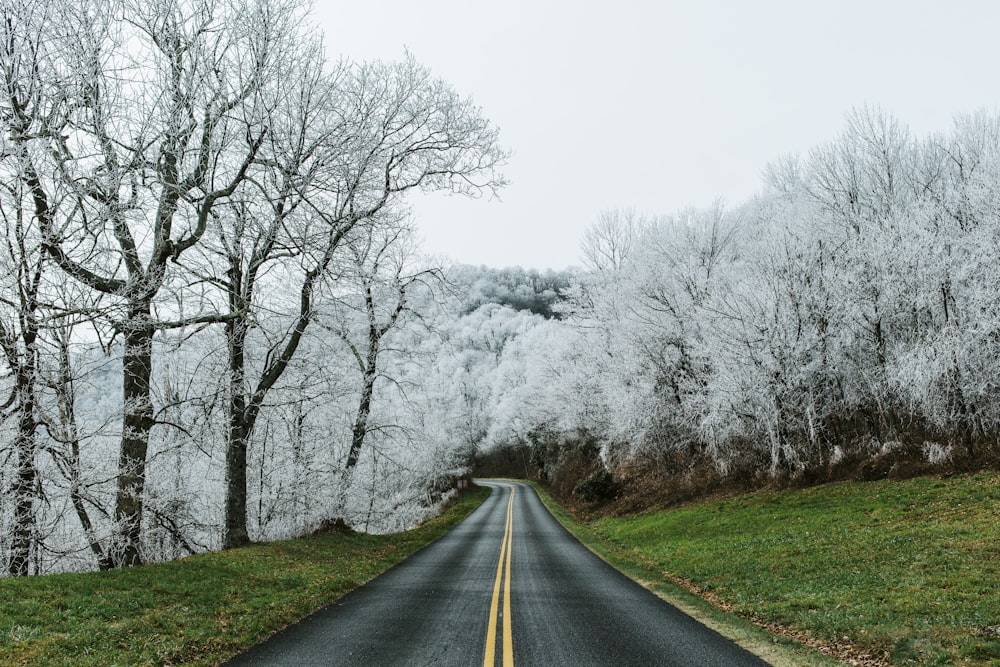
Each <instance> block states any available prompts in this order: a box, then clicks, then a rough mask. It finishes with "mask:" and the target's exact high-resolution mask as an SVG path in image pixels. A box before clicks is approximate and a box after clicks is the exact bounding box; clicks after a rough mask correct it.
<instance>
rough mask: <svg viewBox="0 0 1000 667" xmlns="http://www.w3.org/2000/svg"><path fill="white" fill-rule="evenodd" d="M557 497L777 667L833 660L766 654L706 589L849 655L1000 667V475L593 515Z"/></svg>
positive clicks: (578, 530) (605, 546) (613, 547)
mask: <svg viewBox="0 0 1000 667" xmlns="http://www.w3.org/2000/svg"><path fill="white" fill-rule="evenodd" d="M546 501H547V504H549V506H550V508H552V509H553V510H554V513H556V515H557V518H559V519H560V520H561V521H563V522H564V523H565V524H568V527H569V528H570V530H571V531H573V532H574V533H575V534H576V535H577V537H578V538H580V539H581V541H583V542H584V543H586V544H588V546H590V547H591V548H592V549H594V550H595V551H597V552H598V553H599V554H600V555H602V556H603V557H604V558H605V559H607V560H609V561H610V562H612V564H614V565H616V566H617V567H619V568H620V569H623V570H624V571H626V572H627V573H629V574H630V575H631V576H633V578H637V579H641V580H644V581H645V582H646V583H647V585H651V586H652V587H653V588H654V589H655V590H657V592H659V593H661V594H662V595H663V596H664V597H667V598H668V599H670V600H671V601H673V602H677V603H679V606H682V607H687V606H691V607H693V609H694V612H695V615H696V616H697V615H701V614H704V615H707V616H708V619H707V620H708V622H709V624H710V625H713V626H714V627H717V629H719V630H720V631H722V632H723V634H727V635H729V636H734V635H735V636H734V638H735V639H737V641H740V642H741V643H743V644H744V645H747V646H748V647H749V648H751V650H754V651H755V652H757V653H759V654H760V655H763V656H764V657H765V658H766V659H768V660H770V661H772V662H774V663H775V664H791V665H805V664H822V662H809V661H811V660H822V658H818V657H815V654H813V656H812V657H810V656H809V655H808V654H807V653H799V651H798V649H795V648H794V646H793V645H789V644H788V643H786V642H783V641H782V640H779V643H778V644H775V645H774V648H775V649H777V650H778V652H779V653H782V654H783V653H784V652H785V651H787V650H789V649H791V650H792V651H793V652H792V653H790V654H788V655H771V654H769V653H767V652H764V651H763V650H762V649H767V648H768V646H767V645H768V643H769V642H770V640H768V639H766V635H761V634H760V633H762V632H763V631H761V630H756V631H755V629H754V628H753V626H751V627H750V628H747V627H746V626H747V625H750V624H749V623H747V622H746V621H741V620H733V616H731V615H726V614H723V613H722V612H720V611H718V610H717V609H715V608H714V607H712V605H709V604H708V603H707V602H705V600H703V599H702V597H706V598H709V599H711V600H713V601H714V602H715V603H716V604H720V605H722V606H724V607H726V608H727V609H729V610H731V611H733V612H735V613H736V614H738V615H740V616H741V617H743V618H753V619H754V620H755V621H756V622H757V623H760V624H763V625H767V626H769V627H771V628H773V629H779V628H780V629H781V631H782V632H784V633H786V634H787V635H788V636H798V637H800V638H803V639H805V640H806V641H809V642H813V643H815V644H816V645H821V646H823V647H824V648H825V650H830V651H833V652H835V653H837V654H839V655H840V656H842V657H844V658H846V657H848V656H859V655H865V654H867V655H869V656H873V658H874V659H870V660H868V661H861V664H879V662H880V661H881V664H887V663H891V664H895V665H1000V473H997V472H988V473H980V474H976V475H966V476H956V477H952V478H948V479H939V478H918V479H912V480H906V481H882V482H868V483H842V484H829V485H825V486H820V487H815V488H810V489H802V490H793V491H781V492H763V493H756V494H751V495H746V496H740V497H734V498H726V499H721V500H712V501H707V502H703V503H697V504H692V505H689V506H685V507H682V508H676V509H671V510H664V511H660V512H655V513H650V514H644V515H639V516H635V517H629V518H601V519H597V520H594V521H591V522H579V521H576V520H575V519H573V518H572V517H570V516H568V515H567V514H566V512H565V511H563V510H562V509H561V508H559V507H554V508H553V507H552V505H553V503H552V502H551V500H550V499H546ZM665 573H669V575H667V574H665ZM671 577H673V578H674V580H675V581H677V582H679V583H680V586H678V585H673V584H672V583H671V581H670V579H671ZM682 586H683V587H686V588H689V589H691V590H693V591H697V592H698V593H700V595H698V596H695V595H693V594H692V593H691V592H689V591H688V590H685V589H684V588H682ZM720 624H721V627H719V625H720Z"/></svg>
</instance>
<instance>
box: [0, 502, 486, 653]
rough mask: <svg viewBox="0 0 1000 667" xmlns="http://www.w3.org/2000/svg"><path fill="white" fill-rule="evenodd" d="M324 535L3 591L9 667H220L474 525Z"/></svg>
mask: <svg viewBox="0 0 1000 667" xmlns="http://www.w3.org/2000/svg"><path fill="white" fill-rule="evenodd" d="M487 495H489V489H480V488H476V489H473V490H472V491H470V492H469V493H466V494H465V495H464V496H463V497H462V498H461V499H460V500H459V501H458V502H456V503H455V504H453V505H452V506H451V507H449V508H448V509H447V510H446V511H445V512H444V513H443V514H442V515H441V516H439V517H437V518H435V519H432V520H431V521H428V522H427V523H425V524H423V525H422V526H420V527H419V528H416V529H414V530H411V531H407V532H405V533H397V534H394V535H364V534H358V535H350V536H345V535H317V536H314V537H308V538H304V539H299V540H290V541H286V542H274V543H269V544H263V545H257V546H252V547H248V548H245V549H235V550H232V551H225V552H218V553H209V554H202V555H198V556H192V557H190V558H185V559H184V560H180V561H174V562H170V563H163V564H158V565H150V566H146V567H140V568H134V569H130V570H118V571H114V572H99V573H98V572H95V573H86V574H59V575H51V576H46V577H31V578H23V579H3V580H0V664H2V665H11V666H13V665H32V666H33V667H34V666H45V665H53V666H55V665H60V666H63V665H64V666H66V667H69V666H73V667H78V666H79V667H82V666H85V665H94V666H97V665H100V666H102V667H110V666H112V665H180V664H184V665H214V664H217V663H219V662H221V661H222V660H225V659H226V658H228V657H230V656H232V655H233V654H235V653H237V652H238V651H240V650H242V649H244V648H247V647H249V646H251V645H252V644H254V643H256V642H258V641H260V640H261V639H263V638H265V637H267V636H268V635H270V634H272V633H273V632H275V631H276V630H279V629H281V628H282V627H284V626H286V625H288V624H289V623H291V622H293V621H296V620H298V619H300V618H302V617H304V616H306V615H308V614H309V613H311V612H313V611H315V610H316V609H319V608H320V607H322V606H323V605H325V604H327V603H329V602H331V601H333V600H334V599H336V598H338V597H340V596H341V595H343V594H344V593H346V592H348V591H350V590H351V589H353V588H356V587H357V586H359V585H361V584H362V583H364V582H365V581H368V580H369V579H372V578H373V577H375V576H376V575H378V574H379V573H381V572H383V571H385V570H387V569H388V568H389V567H391V566H392V565H394V564H395V563H397V562H399V561H401V560H403V559H404V558H406V557H407V556H409V555H410V554H412V553H414V552H415V551H417V550H418V549H420V548H421V547H423V546H425V545H426V544H428V543H430V542H432V541H433V540H435V539H437V538H438V537H440V536H441V535H443V534H444V533H445V532H447V531H448V530H449V529H451V528H452V527H453V526H455V525H456V524H457V523H458V522H459V521H461V520H462V519H463V518H465V517H466V516H467V515H468V514H469V513H470V512H472V510H473V509H475V508H476V507H477V506H478V505H479V504H480V503H481V502H482V501H483V500H484V499H485V498H486V496H487Z"/></svg>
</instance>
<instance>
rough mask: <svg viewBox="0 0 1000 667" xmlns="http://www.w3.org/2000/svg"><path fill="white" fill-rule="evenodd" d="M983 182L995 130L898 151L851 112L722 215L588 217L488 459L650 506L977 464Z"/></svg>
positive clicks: (988, 282) (995, 244) (989, 235)
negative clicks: (775, 485) (578, 470)
mask: <svg viewBox="0 0 1000 667" xmlns="http://www.w3.org/2000/svg"><path fill="white" fill-rule="evenodd" d="M998 176H1000V118H998V117H997V116H996V115H995V114H992V113H985V112H984V113H977V114H972V115H967V116H962V117H959V118H958V119H957V120H956V123H955V126H954V129H953V130H952V131H951V132H950V133H948V134H941V135H934V136H931V137H926V138H919V137H914V136H912V135H911V134H910V133H909V132H908V130H907V128H906V127H905V126H904V125H903V124H902V123H901V122H899V121H898V120H896V119H895V118H893V117H892V116H891V115H889V114H886V113H883V112H882V111H879V110H873V109H861V110H856V111H854V112H852V113H851V114H850V115H849V116H848V117H847V122H846V129H845V130H844V132H843V133H842V134H841V135H840V136H839V137H837V138H836V139H834V140H833V141H831V142H829V143H827V144H825V145H822V146H819V147H817V148H815V149H814V150H812V151H810V152H809V153H808V155H805V156H802V157H796V158H787V159H783V160H781V161H778V162H776V163H775V164H772V165H770V166H769V167H768V168H767V171H766V182H765V187H764V189H763V191H762V192H761V194H760V195H759V196H757V197H755V198H754V199H753V200H751V201H748V202H745V203H743V204H741V205H739V206H736V207H732V208H726V207H724V206H722V205H721V204H717V205H714V206H711V207H709V208H707V209H692V210H688V211H684V212H681V213H679V214H676V215H670V216H660V217H643V216H641V215H638V214H636V213H634V212H632V211H629V210H618V211H609V212H607V213H605V214H604V215H602V217H601V218H600V219H599V220H598V221H597V222H596V223H595V224H594V225H593V227H592V228H591V229H590V230H589V231H588V234H587V237H586V238H585V239H584V244H583V249H584V253H585V259H586V261H587V264H588V267H589V269H590V270H589V271H588V272H587V273H585V274H583V275H582V276H581V279H580V280H579V281H578V283H577V285H576V286H575V287H574V288H573V289H572V290H571V291H570V292H569V293H568V294H567V296H568V297H569V303H568V305H565V306H563V309H564V313H563V314H564V318H563V319H562V320H561V321H559V322H554V321H549V322H538V323H537V324H536V327H535V329H533V330H532V333H531V334H529V335H530V336H532V337H533V338H534V339H535V341H536V344H539V345H546V347H544V348H542V347H535V346H532V347H533V349H532V351H531V354H532V355H533V359H534V363H533V367H529V368H527V369H525V370H524V372H523V373H521V374H516V373H515V374H512V375H507V376H505V377H504V379H503V380H501V381H502V382H506V383H507V384H506V385H505V388H503V389H498V395H503V396H506V395H509V394H510V393H511V392H517V393H519V394H521V395H523V396H525V397H526V400H525V401H524V402H522V403H521V404H520V405H519V406H518V407H517V408H512V409H511V408H504V405H503V401H500V403H499V405H498V409H497V411H496V412H495V413H494V415H495V416H496V419H495V420H494V424H493V428H492V430H491V435H490V437H489V438H487V442H488V445H489V446H490V447H503V446H511V445H513V446H522V447H526V448H528V449H529V450H531V451H532V452H533V453H534V454H535V459H536V464H537V465H538V466H540V467H541V469H542V470H543V472H544V473H547V474H549V475H550V476H551V475H552V474H553V473H555V472H558V470H559V469H560V468H561V467H562V468H568V467H572V465H577V464H579V463H580V462H582V465H583V468H584V469H585V471H586V472H587V473H590V472H593V471H594V470H598V473H599V475H600V474H604V473H600V472H599V469H600V468H602V467H607V468H610V470H611V471H612V472H614V473H615V476H616V478H621V479H624V480H627V479H630V478H635V477H636V476H640V477H641V476H643V475H644V476H645V477H647V478H648V477H649V476H651V475H652V476H656V477H659V478H660V480H661V481H660V483H659V484H660V488H661V491H662V490H663V489H668V490H669V491H664V493H668V492H676V493H680V492H681V491H682V490H683V489H687V491H688V492H697V488H691V485H692V484H694V485H695V486H697V485H698V484H719V483H726V482H727V480H728V481H729V482H734V481H741V482H744V483H751V484H753V483H770V482H772V481H773V480H775V479H783V480H800V481H808V480H822V479H830V478H833V477H839V476H851V475H857V476H862V477H877V476H885V475H890V474H899V475H905V474H912V473H914V472H918V471H920V470H926V469H929V468H931V467H934V466H937V467H949V468H955V467H959V468H960V467H964V466H981V465H987V464H990V463H995V462H996V460H997V454H998V448H997V437H998V435H1000V363H998V359H1000V305H998V304H1000V265H998V263H997V261H996V260H997V256H998V250H1000V188H998V187H997V183H998V182H1000V181H998ZM543 331H548V332H549V333H543ZM512 349H513V348H512ZM524 352H525V350H523V349H518V353H519V354H520V353H524ZM506 362H507V360H506V359H503V360H501V363H500V368H501V369H502V368H503V367H504V366H505V364H506ZM517 363H520V362H518V361H517V360H515V359H511V364H512V365H514V364H517ZM528 397H530V398H528ZM573 462H577V463H573ZM571 464H572V465H571ZM640 473H641V474H640ZM595 480H596V482H600V479H597V478H595ZM598 486H599V485H598ZM604 488H605V491H606V492H607V493H608V494H612V495H613V494H614V493H618V492H619V491H620V488H619V487H618V486H616V485H614V484H609V485H606V487H604Z"/></svg>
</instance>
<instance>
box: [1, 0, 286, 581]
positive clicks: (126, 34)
mask: <svg viewBox="0 0 1000 667" xmlns="http://www.w3.org/2000/svg"><path fill="white" fill-rule="evenodd" d="M121 5H122V6H121V7H118V3H113V2H110V1H107V2H100V1H97V0H95V1H93V2H89V3H82V4H80V5H68V4H67V5H65V6H59V7H58V8H56V7H54V6H50V5H46V7H49V8H51V10H52V12H53V13H52V15H51V16H48V17H47V18H46V20H47V22H46V23H45V28H44V30H42V29H39V30H37V31H35V32H33V33H32V42H31V48H30V49H22V50H21V51H20V53H21V54H23V56H24V58H25V59H27V60H28V61H29V62H26V63H25V64H24V66H23V67H21V69H20V70H19V71H18V72H17V74H16V75H15V76H14V77H9V78H8V82H7V87H8V90H10V91H13V93H12V94H8V95H7V97H8V100H6V101H7V103H8V104H9V105H10V108H11V114H12V115H13V116H14V117H16V118H30V119H31V122H32V123H34V126H33V127H32V131H31V132H20V133H19V134H18V135H17V136H14V137H12V141H13V142H15V143H16V144H18V145H20V146H21V147H22V148H21V151H22V155H23V156H24V168H23V173H22V178H23V181H24V183H25V186H26V187H27V189H28V190H29V191H30V193H31V197H32V199H33V204H34V216H35V218H36V220H37V223H38V225H39V227H40V230H41V234H42V237H43V245H44V248H45V251H46V253H47V254H48V256H49V257H51V259H52V260H53V261H54V263H55V264H57V265H58V266H59V267H60V268H61V269H62V271H64V272H65V273H66V274H67V275H69V276H71V277H72V278H73V279H75V280H77V281H79V282H81V283H82V284H84V285H86V286H88V287H89V288H90V289H92V290H94V291H96V292H99V293H103V294H106V295H108V296H109V297H112V299H113V301H114V308H113V310H112V311H111V312H109V317H110V319H111V321H112V322H113V326H114V327H115V329H116V331H117V334H118V336H120V339H121V343H122V355H123V358H122V364H123V370H124V374H123V377H124V381H123V386H122V400H123V406H124V409H123V420H122V435H121V444H120V457H119V474H118V481H117V486H118V490H117V499H116V506H115V520H116V522H117V530H116V534H115V538H114V542H115V543H114V544H113V545H111V548H110V549H109V553H111V554H112V558H113V560H114V563H115V564H116V565H118V566H122V565H126V566H127V565H135V564H138V563H140V562H141V561H142V554H141V549H140V537H141V530H142V521H143V491H144V486H145V470H146V455H147V450H148V446H149V437H150V432H151V430H152V429H153V427H154V425H155V419H154V411H153V402H152V397H151V393H150V373H151V365H152V341H153V337H154V335H155V334H156V331H157V330H159V329H161V328H163V327H164V326H173V325H175V324H177V322H176V321H175V320H172V319H168V320H167V321H164V320H163V318H162V317H160V316H159V315H158V314H157V313H158V311H159V307H158V306H157V299H158V296H159V295H160V294H161V291H162V290H163V289H164V287H166V286H170V285H171V281H172V280H173V273H174V271H173V270H172V268H171V267H172V262H176V261H177V260H179V259H180V258H181V257H182V256H183V255H184V254H185V253H187V252H188V251H190V250H191V248H193V247H196V246H197V245H198V244H199V243H200V242H201V241H202V239H203V237H204V236H205V233H206V231H207V229H208V226H209V224H208V223H209V220H210V218H211V216H212V215H213V211H214V210H215V208H216V207H217V205H219V204H220V203H221V202H223V201H225V200H226V199H227V198H228V197H230V196H232V195H233V194H234V193H235V192H236V191H237V190H238V189H239V188H240V186H241V184H242V183H243V182H244V180H245V179H246V177H247V171H248V169H249V168H250V166H251V165H252V164H253V162H254V159H255V157H256V156H257V153H258V151H259V149H260V146H261V144H262V143H263V141H264V139H265V137H266V135H267V130H268V126H267V112H268V110H269V109H271V108H273V107H274V106H275V105H276V103H277V102H276V101H275V100H274V99H271V98H268V97H267V95H266V90H265V86H264V83H265V82H266V81H268V80H269V79H270V78H271V77H273V76H280V75H281V74H282V71H281V68H280V67H279V65H280V64H281V63H284V62H286V59H288V58H292V59H294V58H295V53H296V48H295V43H296V38H297V36H298V30H299V28H298V23H297V20H296V19H297V14H298V11H299V8H298V7H297V5H296V4H295V3H294V2H292V1H289V2H285V1H284V0H273V1H272V0H266V1H263V2H260V3H256V4H254V5H252V6H247V5H246V4H245V3H241V2H235V1H234V2H218V3H191V4H189V3H186V2H183V1H182V0H176V1H175V0H157V1H155V2H152V3H146V2H132V1H131V0H126V1H125V2H123V3H121ZM56 10H58V13H56ZM122 17H128V18H122ZM15 21H16V22H15V23H14V25H15V28H14V30H15V31H21V30H22V26H23V25H24V23H23V22H20V19H19V18H18V19H16V20H15ZM39 105H44V106H45V109H44V113H43V112H38V111H37V110H35V109H34V107H38V106H39ZM49 107H51V108H49ZM237 128H238V129H239V131H238V132H237V131H235V130H236V129H237ZM210 319H219V316H218V314H217V313H214V312H209V313H203V314H198V315H193V316H190V317H187V318H185V320H184V321H185V322H196V321H203V320H210Z"/></svg>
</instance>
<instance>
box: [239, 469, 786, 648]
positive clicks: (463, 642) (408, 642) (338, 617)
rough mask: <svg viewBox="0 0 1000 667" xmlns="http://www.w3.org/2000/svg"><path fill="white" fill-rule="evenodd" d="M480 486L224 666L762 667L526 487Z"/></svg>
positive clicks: (495, 483) (497, 484)
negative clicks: (316, 606)
mask: <svg viewBox="0 0 1000 667" xmlns="http://www.w3.org/2000/svg"><path fill="white" fill-rule="evenodd" d="M481 483H482V482H481ZM485 483H486V484H488V485H489V486H491V487H493V492H492V493H491V494H490V496H489V498H487V500H486V501H485V502H484V503H483V504H482V505H481V506H480V507H479V508H478V509H476V511H475V512H473V513H472V514H471V515H470V516H469V517H468V518H467V519H466V520H465V521H463V522H462V523H461V524H459V525H458V526H457V527H456V528H455V529H454V530H452V531H451V532H450V533H448V534H447V535H445V536H444V537H442V538H441V539H439V540H437V541H436V542H434V543H433V544H431V545H430V546H428V547H427V548H425V549H423V550H422V551H420V552H418V553H417V554H415V555H414V556H413V557H411V558H410V559H408V560H407V561H404V562H403V563H401V564H400V565H398V566H396V567H394V568H392V569H391V570H389V571H388V572H386V573H385V574H383V575H382V576H380V577H378V578H376V579H374V580H373V581H371V582H369V583H368V584H367V585H365V586H362V587H361V588H359V589H357V590H355V591H353V592H351V593H349V594H347V595H345V596H344V597H343V598H341V599H340V600H338V601H337V602H335V603H334V604H332V605H330V606H329V607H326V608H325V609H323V610H321V611H319V612H317V613H316V614H314V615H312V616H310V617H309V618H307V619H306V620H305V621H303V622H301V623H298V624H296V625H293V626H291V627H289V628H287V629H286V630H284V631H282V632H280V633H278V634H277V635H275V636H274V637H272V638H271V639H269V640H268V641H266V642H264V643H263V644H260V645H258V646H256V647H254V648H252V649H250V650H249V651H247V652H246V653H244V654H242V655H240V656H237V657H236V658H234V659H233V660H232V661H230V662H229V663H226V664H227V665H230V666H231V667H237V666H247V665H261V666H263V665H288V666H289V667H291V666H295V667H301V666H306V665H365V666H366V667H369V666H370V667H374V666H379V667H381V666H383V665H407V666H410V665H470V666H471V665H476V666H481V665H483V666H490V667H492V666H493V665H504V667H510V666H511V665H513V664H514V663H516V664H518V665H519V666H521V667H529V666H534V665H572V666H574V667H576V666H582V665H615V666H616V667H617V666H620V667H625V666H628V665H635V666H642V667H648V666H650V665H664V666H669V665H678V666H680V665H685V666H691V665H698V666H709V665H719V666H723V665H725V666H726V667H739V666H741V665H758V666H759V665H765V664H766V663H764V662H763V661H762V660H760V659H759V658H757V657H755V656H753V655H751V654H750V653H747V652H746V651H744V650H743V649H741V648H740V647H738V646H736V645H735V644H733V643H732V642H730V641H728V640H727V639H725V638H723V637H721V636H720V635H718V634H717V633H715V632H714V631H712V630H709V629H708V628H706V627H705V626H703V625H701V624H699V623H697V622H696V621H694V620H693V619H691V618H690V617H688V616H686V615H684V614H682V613H681V612H679V611H678V610H676V609H675V608H674V607H672V606H670V605H668V604H666V603H665V602H663V601H662V600H660V599H659V598H657V597H656V596H655V595H653V594H652V593H650V592H649V591H647V590H645V589H644V588H642V587H641V586H639V585H638V584H636V583H634V582H633V581H631V580H630V579H628V578H626V577H625V576H624V575H622V574H620V573H619V572H617V571H616V570H614V569H613V568H611V567H609V566H608V565H607V564H605V563H604V562H603V561H601V560H600V559H599V558H597V557H596V556H594V555H593V554H592V553H591V552H590V551H588V550H587V549H586V548H585V547H583V546H582V545H581V544H580V543H579V542H577V541H576V540H575V539H574V538H573V537H572V536H571V535H570V534H569V533H567V532H566V531H565V530H564V529H563V527H562V526H560V525H559V524H558V523H557V522H556V520H555V519H553V518H552V515H551V514H549V512H548V510H546V509H545V507H544V506H543V505H542V504H541V501H540V500H539V499H538V496H537V495H536V494H535V492H534V491H533V490H532V489H531V487H530V486H527V485H525V484H519V483H516V482H485ZM331 567H336V563H331Z"/></svg>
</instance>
